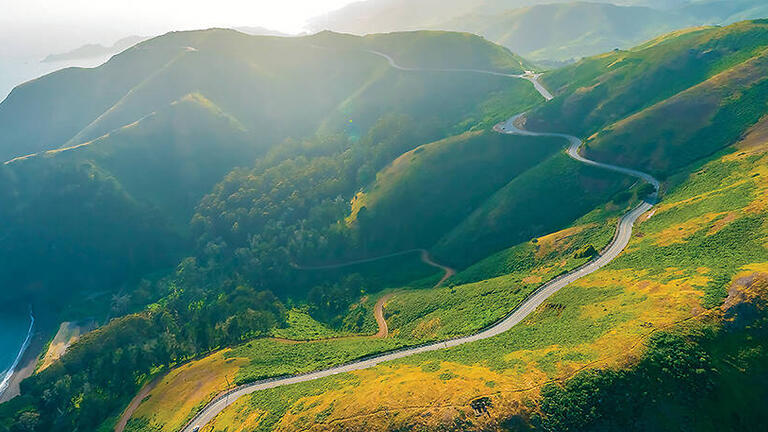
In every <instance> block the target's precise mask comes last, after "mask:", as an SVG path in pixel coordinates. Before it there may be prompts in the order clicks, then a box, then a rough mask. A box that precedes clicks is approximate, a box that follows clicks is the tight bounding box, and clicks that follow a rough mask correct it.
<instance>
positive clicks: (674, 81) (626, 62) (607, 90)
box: [529, 20, 768, 145]
mask: <svg viewBox="0 0 768 432" xmlns="http://www.w3.org/2000/svg"><path fill="white" fill-rule="evenodd" d="M767 47H768V23H766V22H765V21H760V20H757V21H745V22H741V23H737V24H734V25H731V26H728V27H722V28H721V27H707V28H699V29H689V30H684V31H678V32H674V33H671V34H669V35H665V36H662V37H659V38H657V39H655V40H652V41H650V42H648V43H645V44H643V45H640V46H639V47H637V48H634V49H631V50H626V51H615V52H611V53H607V54H603V55H600V56H596V57H591V58H588V59H585V60H582V61H580V62H578V63H576V64H574V65H572V66H568V67H565V68H562V69H558V70H556V71H553V72H551V73H550V74H547V75H546V76H545V77H544V82H545V84H546V85H547V86H548V87H549V88H550V89H551V90H552V91H553V92H554V93H555V94H557V96H558V97H557V98H556V99H555V101H553V103H552V104H547V105H546V106H543V107H541V108H540V109H538V110H537V111H536V112H535V113H534V114H533V115H532V116H531V119H530V120H529V121H530V123H529V124H530V126H532V127H533V128H534V129H538V128H546V129H548V130H555V131H563V130H567V131H570V132H571V133H577V134H581V135H583V136H589V135H591V134H593V133H595V132H597V131H599V130H600V129H601V128H603V127H606V126H608V125H610V124H612V123H614V122H616V121H619V120H621V119H623V118H625V117H627V116H630V115H632V114H634V113H637V112H639V111H641V110H643V109H645V108H648V107H650V106H652V105H654V104H656V103H658V102H661V101H664V100H665V99H668V98H670V97H672V96H674V95H676V94H677V93H680V92H682V91H685V90H687V89H690V88H691V87H694V86H696V85H698V84H700V83H702V82H704V81H706V80H708V79H710V78H712V77H714V76H716V75H718V74H720V73H722V72H725V71H727V70H729V69H731V68H734V67H738V66H739V65H740V64H742V63H744V62H746V61H748V60H750V59H752V58H753V57H755V56H759V55H761V54H762V52H763V51H764V50H765V49H766V48H767ZM694 114H695V113H693V112H691V113H688V114H686V113H685V112H682V113H680V114H679V116H680V117H681V119H680V120H681V121H689V120H693V117H696V116H695V115H694ZM689 117H691V119H689ZM704 118H706V117H704ZM727 144H728V143H724V144H723V145H727Z"/></svg>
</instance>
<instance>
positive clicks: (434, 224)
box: [348, 131, 560, 250]
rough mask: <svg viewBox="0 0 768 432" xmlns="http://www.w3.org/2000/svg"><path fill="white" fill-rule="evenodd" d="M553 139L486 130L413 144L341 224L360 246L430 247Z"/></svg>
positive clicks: (539, 156)
mask: <svg viewBox="0 0 768 432" xmlns="http://www.w3.org/2000/svg"><path fill="white" fill-rule="evenodd" d="M559 144H560V143H559V142H558V141H557V140H538V139H531V138H525V137H510V136H504V135H501V134H498V133H495V132H490V131H486V132H475V133H467V134H464V135H459V136H456V137H452V138H448V139H446V140H443V141H438V142H435V143H432V144H427V145H423V146H420V147H418V148H416V149H415V150H412V151H410V152H407V153H405V154H403V155H402V156H400V157H399V158H397V159H396V160H395V161H394V162H392V164H391V165H389V166H388V167H387V168H385V169H384V170H382V171H381V172H379V174H377V176H376V180H375V181H374V182H373V183H372V184H371V185H369V186H368V187H367V188H366V189H364V190H363V191H362V192H360V193H358V195H357V196H356V197H355V199H354V200H353V202H352V214H351V215H350V217H349V218H348V223H350V224H352V225H353V226H354V227H355V228H356V229H357V230H358V234H357V235H358V236H360V241H361V244H362V245H363V246H364V247H365V248H367V249H373V250H377V249H378V250H405V249H410V248H414V247H429V246H431V245H432V244H434V243H435V242H436V241H437V240H438V239H439V238H440V237H442V236H443V235H444V234H445V233H446V232H448V231H450V230H451V228H453V227H454V226H455V225H457V224H458V223H460V222H461V221H462V220H463V219H464V218H466V217H467V216H468V215H469V214H470V213H471V212H472V211H473V210H474V209H475V208H477V206H479V205H480V204H481V203H482V202H483V201H485V200H486V199H487V198H488V197H489V196H490V195H492V194H493V193H494V192H495V191H496V190H498V189H499V188H501V187H503V186H504V185H505V184H507V183H508V182H510V181H511V180H512V179H514V178H515V177H517V176H519V175H521V174H522V173H523V172H525V171H526V170H528V169H530V168H531V167H532V166H535V165H537V164H538V163H539V162H541V161H542V160H543V159H545V158H546V157H547V156H548V155H550V154H552V153H553V152H555V151H557V150H558V148H559ZM481 172H482V175H478V174H479V173H481Z"/></svg>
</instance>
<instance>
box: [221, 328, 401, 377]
mask: <svg viewBox="0 0 768 432" xmlns="http://www.w3.org/2000/svg"><path fill="white" fill-rule="evenodd" d="M403 346H405V343H404V342H403V341H401V340H398V339H393V338H388V339H370V338H363V337H361V338H347V339H339V340H335V341H332V340H320V341H313V342H307V343H299V344H287V343H282V342H276V341H273V340H269V339H258V340H253V341H251V342H248V343H246V344H243V345H239V346H237V347H235V348H233V349H232V350H231V351H229V352H227V353H226V356H227V358H234V357H240V358H243V357H244V358H247V359H250V363H249V364H248V365H246V366H245V367H243V368H241V369H240V371H239V372H238V374H237V376H236V377H235V382H236V384H244V383H247V382H252V381H255V380H259V379H264V378H270V377H275V376H282V375H292V374H297V373H303V372H311V371H314V370H320V369H325V368H329V367H332V366H337V365H339V364H343V363H347V362H350V361H352V360H356V359H359V358H361V357H366V356H369V355H372V354H376V353H381V352H385V351H390V350H394V349H397V348H401V347H403Z"/></svg>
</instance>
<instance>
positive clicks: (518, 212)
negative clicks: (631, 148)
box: [434, 153, 629, 266]
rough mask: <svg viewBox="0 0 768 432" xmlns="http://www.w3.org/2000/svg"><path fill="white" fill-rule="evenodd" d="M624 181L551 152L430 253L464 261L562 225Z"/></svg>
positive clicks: (624, 184) (461, 263)
mask: <svg viewBox="0 0 768 432" xmlns="http://www.w3.org/2000/svg"><path fill="white" fill-rule="evenodd" d="M628 185H629V180H628V179H627V177H626V176H623V175H619V174H615V173H612V172H608V171H605V170H603V169H599V168H594V167H590V166H586V165H584V164H581V163H579V162H575V161H573V160H571V159H570V158H568V156H566V155H565V154H562V153H558V154H555V155H553V156H551V157H549V158H548V159H546V160H545V161H544V162H542V163H540V164H538V165H536V166H535V167H533V168H531V169H529V170H527V171H526V172H524V173H523V174H521V175H519V176H517V177H516V178H514V179H513V180H512V181H511V182H509V183H508V184H507V185H506V186H504V187H503V188H501V189H499V190H498V191H497V192H496V193H494V194H493V195H492V196H491V197H490V198H488V199H487V200H486V201H485V202H484V203H483V204H482V205H481V206H479V207H478V208H477V210H475V211H474V212H473V213H472V214H471V215H470V216H469V217H468V218H466V219H465V220H464V221H463V222H462V223H461V224H459V225H457V226H456V227H455V228H454V229H453V230H452V231H451V232H450V233H448V234H447V235H445V236H444V237H443V238H442V239H441V240H440V242H439V243H438V244H437V246H436V247H435V249H434V252H435V255H436V256H437V257H438V258H440V259H443V260H446V261H447V262H451V263H455V264H456V265H458V266H466V265H469V264H471V263H473V262H476V261H478V260H479V259H482V258H483V257H486V256H488V255H489V254H491V253H494V252H497V251H499V250H502V249H504V248H506V247H509V245H510V244H518V243H522V242H525V241H528V240H530V239H531V238H534V237H538V236H541V235H545V234H548V233H551V232H555V231H558V230H560V229H563V228H566V227H567V226H569V225H571V224H572V223H573V222H574V221H575V220H577V219H579V218H580V217H582V216H584V215H586V214H587V213H589V212H590V211H591V210H592V209H594V208H595V207H596V206H598V205H600V204H601V203H604V202H606V201H608V200H609V199H610V197H611V196H613V195H614V194H616V193H617V192H618V191H620V190H621V189H623V188H626V187H627V186H628ZM467 244H471V245H472V247H471V248H467V247H465V245H467Z"/></svg>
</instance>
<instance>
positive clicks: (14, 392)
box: [0, 320, 47, 404]
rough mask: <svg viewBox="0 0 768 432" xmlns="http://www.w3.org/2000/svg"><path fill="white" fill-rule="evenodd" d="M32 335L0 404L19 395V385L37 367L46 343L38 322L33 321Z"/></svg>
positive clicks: (0, 394)
mask: <svg viewBox="0 0 768 432" xmlns="http://www.w3.org/2000/svg"><path fill="white" fill-rule="evenodd" d="M33 326H34V327H33V329H32V334H31V335H30V337H29V343H28V344H27V346H26V348H25V349H24V352H23V353H20V354H21V355H20V359H19V361H18V363H17V364H16V367H15V368H14V370H13V374H12V375H11V376H10V378H9V379H8V383H7V384H8V386H7V387H6V389H5V390H4V391H3V392H2V393H0V404H1V403H4V402H7V401H9V400H11V399H13V398H15V397H16V396H18V395H19V394H20V393H21V389H20V385H21V382H22V381H24V380H25V379H27V378H29V377H30V376H32V374H33V373H34V372H35V367H36V366H37V359H38V358H39V357H40V353H41V352H42V350H43V348H44V347H45V344H46V342H47V340H46V337H45V334H46V333H45V332H44V331H42V330H43V326H42V325H40V324H38V320H35V323H34V324H33Z"/></svg>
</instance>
